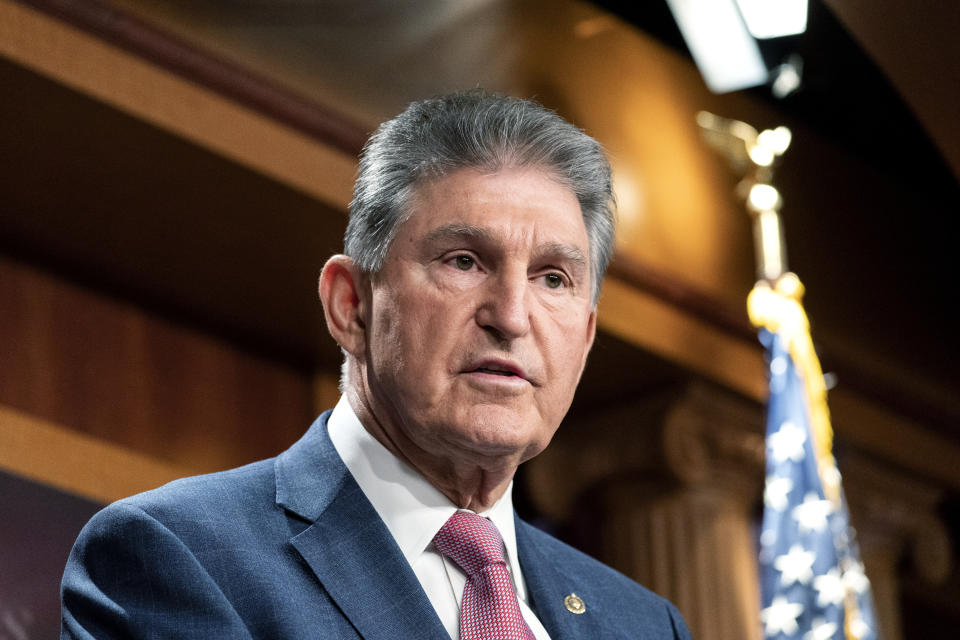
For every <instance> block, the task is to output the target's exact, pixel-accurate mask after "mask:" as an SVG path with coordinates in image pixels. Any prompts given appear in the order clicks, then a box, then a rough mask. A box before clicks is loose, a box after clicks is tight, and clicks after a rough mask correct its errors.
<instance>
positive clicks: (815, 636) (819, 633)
mask: <svg viewBox="0 0 960 640" xmlns="http://www.w3.org/2000/svg"><path fill="white" fill-rule="evenodd" d="M836 632H837V623H836V622H827V621H826V620H824V619H823V618H814V619H813V625H812V626H811V628H810V631H808V632H807V633H805V634H804V635H803V640H830V639H831V638H833V634H835V633H836Z"/></svg>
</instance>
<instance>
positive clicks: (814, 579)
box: [751, 274, 878, 640]
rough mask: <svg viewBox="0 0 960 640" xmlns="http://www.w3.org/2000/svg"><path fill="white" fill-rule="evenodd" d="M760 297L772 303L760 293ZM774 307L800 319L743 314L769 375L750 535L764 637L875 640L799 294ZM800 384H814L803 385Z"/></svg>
mask: <svg viewBox="0 0 960 640" xmlns="http://www.w3.org/2000/svg"><path fill="white" fill-rule="evenodd" d="M791 275H792V274H791ZM794 277H795V276H794ZM798 283H799V282H798ZM761 293H762V294H763V295H764V296H766V295H769V294H773V295H779V294H778V293H777V292H775V291H772V290H769V289H768V290H767V291H764V292H761ZM801 293H802V289H801ZM751 295H753V294H751ZM755 302H756V301H751V307H753V305H754V304H755ZM792 302H794V303H795V304H791V303H792ZM776 305H779V308H780V309H781V310H784V309H786V310H787V311H788V315H790V314H793V317H794V319H796V318H800V320H799V321H789V320H788V321H783V320H784V319H783V317H780V318H779V319H778V320H776V321H773V322H770V321H769V320H770V318H769V317H768V318H767V320H768V321H767V322H758V321H757V319H756V318H755V317H754V315H755V313H754V312H755V310H754V309H753V308H751V317H754V322H755V323H756V324H758V326H761V327H766V328H762V329H761V331H760V339H761V342H763V344H764V346H765V347H766V348H767V355H768V362H769V376H770V399H769V406H768V412H767V450H766V473H767V477H766V488H765V490H764V496H763V503H764V511H763V526H762V529H761V533H760V583H761V592H762V609H761V622H762V624H763V631H764V636H765V638H766V639H767V640H787V639H790V640H852V639H857V640H877V638H878V634H877V627H876V619H875V616H874V610H873V604H872V598H871V595H870V583H869V581H868V580H867V577H866V575H865V573H864V568H863V564H862V563H861V562H860V560H859V552H858V550H857V547H856V541H855V539H854V536H853V529H852V528H851V526H850V521H849V515H848V510H847V505H846V502H845V501H844V497H843V491H842V489H841V484H840V473H839V471H838V470H837V466H836V463H835V461H834V458H833V455H832V453H831V452H830V448H831V446H832V443H831V442H830V440H831V438H832V432H830V427H829V414H828V413H827V410H826V389H825V388H824V387H823V385H822V373H821V371H820V365H819V362H818V361H817V360H816V356H815V354H814V353H813V346H812V342H810V338H809V330H808V325H807V322H806V316H805V314H804V313H803V310H802V307H800V306H799V296H797V297H796V300H795V301H791V300H790V299H789V298H783V297H781V298H780V299H779V300H776ZM770 329H773V330H770ZM805 376H808V377H809V376H817V377H818V378H817V379H816V381H815V384H813V385H811V384H809V381H808V379H806V378H805ZM818 391H819V393H818ZM818 395H819V396H820V397H817V396H818ZM818 403H819V404H820V405H821V406H818ZM818 411H819V414H818V413H817V412H818ZM824 423H825V424H824Z"/></svg>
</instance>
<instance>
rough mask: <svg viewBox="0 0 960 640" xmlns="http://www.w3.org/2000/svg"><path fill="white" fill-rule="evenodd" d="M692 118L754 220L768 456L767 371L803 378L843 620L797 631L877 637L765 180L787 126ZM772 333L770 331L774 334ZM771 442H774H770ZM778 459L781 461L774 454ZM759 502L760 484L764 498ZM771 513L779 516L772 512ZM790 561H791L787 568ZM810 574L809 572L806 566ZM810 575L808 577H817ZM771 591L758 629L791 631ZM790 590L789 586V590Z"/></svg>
mask: <svg viewBox="0 0 960 640" xmlns="http://www.w3.org/2000/svg"><path fill="white" fill-rule="evenodd" d="M697 124H698V125H699V126H700V128H701V131H702V132H703V134H704V138H705V139H706V140H707V142H708V143H710V144H711V146H713V147H714V148H715V149H717V150H718V151H720V152H721V153H723V154H724V155H725V156H726V157H727V159H728V161H729V162H730V164H731V165H732V166H733V168H734V170H736V171H737V172H738V173H740V175H741V181H740V183H739V184H738V185H737V193H738V194H739V195H740V196H741V197H742V198H743V199H744V200H745V204H746V209H747V211H748V213H749V214H750V216H751V219H752V221H753V235H754V245H755V255H756V265H757V282H756V284H755V285H754V287H753V290H752V291H751V292H750V294H749V296H748V298H747V309H748V313H749V315H750V320H751V322H752V323H753V325H754V326H755V327H757V328H758V329H761V330H762V331H766V332H768V335H770V336H771V338H770V340H771V342H770V343H769V344H768V347H771V348H770V352H771V363H770V364H771V398H770V403H771V406H770V409H769V413H770V415H769V416H768V456H769V455H770V453H771V451H770V445H769V442H770V441H772V440H773V439H774V438H776V437H777V436H778V435H780V434H779V433H775V434H772V433H771V426H772V427H778V425H776V424H769V423H770V422H771V420H772V414H773V402H774V396H775V394H774V378H775V377H778V378H780V379H781V382H782V381H783V378H782V374H783V373H784V371H786V370H787V369H789V368H791V367H792V369H793V372H794V375H793V378H791V379H799V380H800V381H802V382H801V384H802V386H803V390H802V391H803V392H802V394H801V395H802V396H803V401H804V402H803V404H804V405H805V407H804V408H805V410H806V411H805V415H803V416H801V417H800V418H798V420H799V421H800V422H802V423H804V424H806V425H807V427H808V429H809V432H810V434H809V435H810V440H811V443H810V444H812V447H811V453H812V457H813V458H814V459H815V463H816V464H815V469H816V470H815V472H814V474H815V476H817V479H818V481H819V482H818V484H819V486H820V491H822V493H823V496H824V498H825V499H826V502H828V504H829V505H830V509H831V511H830V513H831V514H833V517H832V518H831V523H832V524H833V525H835V526H833V527H832V528H831V530H830V531H828V532H827V533H826V535H825V536H824V538H823V539H821V540H820V542H823V541H824V540H826V542H827V543H828V546H829V547H832V554H833V555H832V556H831V557H833V558H834V559H835V564H836V567H837V570H838V572H839V573H840V576H841V577H842V578H843V580H844V583H845V586H844V590H843V595H842V598H841V599H839V600H838V601H837V603H836V604H840V603H841V602H842V604H843V615H842V622H843V624H842V627H840V628H836V626H837V625H834V626H833V627H831V626H830V625H831V624H832V623H829V622H828V621H825V620H824V619H822V618H821V619H814V620H812V622H811V626H810V631H809V633H808V634H807V635H806V636H804V637H810V638H816V639H817V640H819V639H820V638H828V639H833V638H835V637H836V636H835V634H837V633H842V636H841V637H843V638H847V639H851V640H852V639H866V638H869V639H876V638H877V635H876V629H875V623H874V621H873V619H872V604H871V602H870V598H869V591H868V590H866V589H865V588H862V587H860V588H857V589H854V588H851V587H850V584H853V583H854V580H855V578H856V577H860V578H862V580H861V582H860V584H862V583H863V582H865V581H866V578H865V576H863V573H862V570H861V565H860V563H859V558H858V553H857V550H856V542H855V540H854V539H853V534H852V528H851V527H850V526H849V521H848V512H847V506H846V503H845V500H844V497H843V491H842V487H841V482H840V473H839V471H838V470H837V465H836V461H835V459H834V457H833V429H832V427H831V424H830V412H829V409H828V407H827V389H826V385H825V382H824V377H823V372H822V370H821V368H820V361H819V359H818V358H817V354H816V351H815V349H814V346H813V341H812V339H811V337H810V323H809V320H808V318H807V315H806V312H805V311H804V308H803V303H802V299H803V294H804V287H803V284H802V283H801V282H800V279H799V278H798V277H797V276H796V274H794V273H791V272H790V271H788V269H787V254H786V248H785V242H784V235H783V225H782V223H781V218H780V208H781V205H782V199H781V197H780V193H779V192H778V191H777V189H776V187H774V186H773V184H772V183H773V173H774V167H775V164H776V162H777V160H778V159H779V158H780V157H781V156H782V155H783V154H784V152H785V151H786V150H787V148H788V147H789V146H790V142H791V133H790V130H789V129H787V128H786V127H783V126H781V127H777V128H775V129H767V130H764V131H759V132H758V131H757V129H756V128H754V127H752V126H751V125H749V124H747V123H745V122H740V121H738V120H731V119H727V118H722V117H720V116H717V115H714V114H712V113H708V112H706V111H701V112H700V113H698V114H697ZM773 336H775V339H774V338H773ZM776 341H779V343H780V345H781V346H782V348H783V350H785V351H786V355H787V356H788V362H789V365H788V364H786V362H787V361H784V360H783V357H780V358H779V360H781V361H783V362H781V363H780V365H776V364H775V363H774V361H775V360H777V358H775V357H773V352H774V351H775V348H774V346H775V342H776ZM778 369H782V370H780V372H779V374H778V373H777V370H778ZM784 395H785V394H784V393H783V391H782V389H781V391H780V392H779V393H778V394H777V395H776V397H777V400H778V402H780V403H781V404H784V403H786V404H789V402H788V401H787V400H786V399H784V398H783V397H782V396H784ZM780 409H782V407H780ZM787 425H789V426H791V427H793V429H794V430H796V429H797V427H796V426H794V425H793V424H792V423H791V422H789V421H785V422H783V423H782V424H781V425H779V428H780V429H781V430H783V429H785V428H786V427H787ZM802 437H806V436H802ZM781 442H783V439H781ZM774 448H775V449H776V447H774ZM793 454H797V455H799V458H798V459H797V460H796V461H799V459H802V457H803V456H802V450H800V451H799V452H797V451H794V452H793ZM788 457H789V456H788ZM774 458H777V453H776V452H774ZM769 462H770V461H769V460H768V471H769V470H770V468H771V467H772V466H773V467H776V466H777V465H776V464H773V465H771V464H769ZM775 462H776V460H775ZM779 462H780V463H782V462H784V461H783V460H779ZM789 462H790V461H789V460H787V463H788V465H787V467H783V465H782V464H781V465H780V467H779V468H778V471H777V472H779V473H784V474H787V475H782V476H777V475H773V476H770V475H768V488H769V487H770V481H771V478H773V479H774V480H775V481H779V482H780V483H781V484H780V487H783V486H785V485H784V484H783V481H784V480H789V479H790V477H789V474H790V473H797V474H801V472H800V471H797V469H792V470H788V471H785V470H784V469H789ZM798 468H799V467H798ZM791 482H792V480H791ZM790 486H791V487H792V486H793V485H792V484H791V485H790ZM791 490H792V489H791ZM781 500H782V501H784V502H786V500H787V499H786V494H783V495H781ZM807 500H808V498H805V499H804V505H795V506H794V507H793V513H794V514H796V513H797V512H798V511H799V510H800V509H803V508H805V506H806V502H807ZM766 502H767V497H766V491H765V504H766ZM767 506H769V505H767ZM784 508H785V507H784ZM775 511H776V510H775ZM781 511H782V510H781ZM784 517H785V514H784V513H782V512H781V513H774V515H773V516H772V517H771V518H772V520H773V521H776V522H777V525H778V529H783V527H784V526H787V525H784V524H783V522H784V520H783V519H784ZM778 518H779V520H777V519H778ZM794 518H796V515H794ZM764 524H765V526H766V524H767V513H766V507H765V515H764ZM802 528H803V527H801V530H802ZM768 533H771V534H773V533H776V532H775V531H774V530H773V529H771V530H770V531H769V532H768V531H764V534H763V535H761V546H764V543H763V539H764V535H766V534H768ZM811 544H813V543H811ZM767 546H768V547H770V548H775V545H772V544H771V545H767ZM781 546H782V545H781ZM795 548H796V551H794V547H791V549H790V551H789V552H788V553H785V554H784V555H781V556H780V557H779V558H778V559H777V562H778V563H781V564H779V565H778V566H781V567H783V569H777V570H778V571H781V574H780V576H779V577H780V584H781V585H783V584H784V581H786V580H787V579H788V573H789V580H790V581H789V583H787V586H790V585H794V582H796V583H799V584H801V585H802V584H805V582H804V579H803V578H807V577H806V576H805V575H804V574H800V573H797V572H796V567H797V566H798V565H797V564H796V563H797V561H798V560H797V559H798V558H802V557H804V556H803V554H804V553H806V552H805V551H804V548H803V547H801V546H796V547H795ZM781 552H783V549H781ZM768 561H769V562H772V561H773V558H768ZM813 562H814V561H813V560H810V565H811V566H813ZM791 563H792V565H791ZM774 564H776V563H774ZM788 565H789V566H788ZM790 566H792V567H793V568H790ZM855 574H856V575H855ZM822 577H823V578H824V579H826V578H827V577H828V576H827V575H824V576H822ZM848 577H849V579H848ZM810 578H812V574H811V576H810ZM810 578H807V580H810ZM813 582H814V584H815V582H816V581H813ZM824 584H826V582H825V583H824ZM794 586H796V585H794ZM777 593H778V595H781V596H782V597H774V598H773V601H772V603H771V605H770V606H769V607H768V608H767V609H765V610H764V616H766V618H767V620H766V621H765V624H766V626H765V635H766V636H767V637H768V638H780V637H786V636H792V635H793V633H795V632H796V631H797V629H793V633H791V625H796V624H797V619H798V618H800V617H801V616H802V615H804V614H803V613H802V612H803V611H804V606H802V605H801V604H800V603H799V602H792V601H790V600H789V599H788V598H787V597H786V596H785V595H783V594H785V593H787V590H783V593H780V592H777ZM793 593H794V594H796V591H794V592H793ZM858 601H859V602H858ZM860 602H862V603H863V604H864V606H865V607H866V609H867V612H866V615H864V612H863V611H861V609H862V607H861V606H860Z"/></svg>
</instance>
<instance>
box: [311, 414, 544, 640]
mask: <svg viewBox="0 0 960 640" xmlns="http://www.w3.org/2000/svg"><path fill="white" fill-rule="evenodd" d="M327 429H328V430H329V432H330V439H331V440H332V441H333V446H334V448H335V449H336V450H337V453H339V454H340V457H341V458H342V459H343V462H344V464H345V465H346V466H347V469H348V470H349V471H350V473H351V475H353V477H354V479H355V480H356V481H357V484H358V485H360V488H361V489H362V490H363V493H364V494H366V496H367V499H368V500H370V503H371V504H373V508H374V509H376V511H377V513H378V514H379V515H380V518H381V519H382V520H383V522H384V523H385V524H386V525H387V529H389V531H390V534H391V535H392V536H393V539H394V540H396V542H397V545H398V546H399V547H400V551H402V552H403V555H404V557H405V558H406V559H407V562H409V563H410V566H411V567H412V568H413V572H414V573H415V574H416V576H417V578H418V579H419V580H420V584H421V585H422V586H423V590H424V591H425V592H426V594H427V597H428V598H429V599H430V604H432V605H433V608H434V609H435V610H436V612H437V615H438V616H439V617H440V621H441V622H442V623H443V626H444V628H446V630H447V632H448V633H449V634H450V637H451V638H452V639H453V640H459V638H460V600H461V598H462V597H463V588H464V586H465V585H466V581H467V578H466V575H465V574H464V573H463V571H462V570H461V569H460V567H459V566H457V563H455V562H453V561H451V560H450V559H448V558H446V557H444V556H443V555H441V554H440V553H439V552H438V551H437V550H436V548H435V547H434V545H433V537H434V536H435V535H436V534H437V532H438V531H439V530H440V527H442V526H443V525H444V523H445V522H446V521H447V520H448V519H449V518H450V516H451V515H453V513H454V512H455V511H457V507H456V505H454V504H453V503H452V502H450V500H449V499H448V498H447V497H446V496H444V495H443V494H442V493H440V491H438V490H437V489H436V488H434V486H433V485H431V484H430V483H429V482H427V481H426V480H425V479H424V478H423V477H422V476H421V475H420V474H418V473H417V472H416V471H414V470H413V469H412V468H411V467H410V466H409V465H407V464H406V463H405V462H403V461H402V460H400V459H399V458H397V457H396V456H394V455H393V454H392V453H390V452H389V451H388V450H387V449H386V448H385V447H384V446H383V445H382V444H380V443H379V442H378V441H377V440H376V438H374V437H373V436H371V435H370V433H369V432H367V430H366V429H365V428H364V427H363V425H362V424H360V420H359V418H357V414H356V413H355V412H354V410H353V407H351V406H350V403H349V401H348V400H347V398H346V396H343V397H341V398H340V402H338V403H337V406H336V407H335V408H334V410H333V413H332V414H331V415H330V419H329V420H328V421H327ZM512 492H513V483H512V482H511V483H510V486H509V487H508V488H507V491H506V492H505V493H504V494H503V496H502V497H501V498H500V500H498V501H497V502H496V504H494V505H493V506H492V507H491V508H490V509H489V510H487V511H485V512H483V513H481V514H480V515H482V516H484V517H485V518H488V519H489V520H490V521H491V522H493V524H494V525H496V527H497V529H498V530H499V531H500V536H501V537H502V538H503V544H504V547H505V548H506V561H507V569H508V570H509V571H510V575H511V577H512V578H513V585H514V588H515V589H516V591H517V597H518V599H519V601H520V612H521V613H522V614H523V619H524V620H525V621H526V622H527V625H528V626H529V627H530V629H531V631H533V634H534V636H536V638H537V640H549V638H550V636H549V634H547V631H546V629H544V628H543V625H542V624H541V623H540V620H538V619H537V616H536V614H534V613H533V610H532V609H530V607H529V606H528V605H527V589H526V584H525V583H524V581H523V574H522V573H521V571H520V561H519V559H518V558H517V536H516V532H515V530H514V520H513V498H512Z"/></svg>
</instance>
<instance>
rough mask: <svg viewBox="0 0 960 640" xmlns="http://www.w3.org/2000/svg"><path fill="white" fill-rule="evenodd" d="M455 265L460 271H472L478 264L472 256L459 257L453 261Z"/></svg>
mask: <svg viewBox="0 0 960 640" xmlns="http://www.w3.org/2000/svg"><path fill="white" fill-rule="evenodd" d="M453 263H454V264H455V265H457V269H460V271H470V269H472V268H473V265H474V264H476V263H475V261H474V259H473V258H471V257H470V256H462V255H461V256H457V257H456V258H454V259H453Z"/></svg>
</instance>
